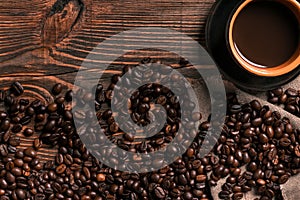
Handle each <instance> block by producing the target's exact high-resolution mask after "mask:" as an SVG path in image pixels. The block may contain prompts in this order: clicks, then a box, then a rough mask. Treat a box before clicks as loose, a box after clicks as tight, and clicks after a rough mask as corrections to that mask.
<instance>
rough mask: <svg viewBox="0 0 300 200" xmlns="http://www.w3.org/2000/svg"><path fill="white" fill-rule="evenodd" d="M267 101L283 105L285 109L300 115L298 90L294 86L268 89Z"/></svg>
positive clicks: (299, 92) (299, 94)
mask: <svg viewBox="0 0 300 200" xmlns="http://www.w3.org/2000/svg"><path fill="white" fill-rule="evenodd" d="M267 95H268V102H270V103H272V104H275V105H279V106H281V107H283V108H284V109H285V110H286V111H288V112H290V113H292V114H294V115H296V116H298V117H300V91H299V90H296V89H294V88H288V89H286V90H284V89H283V88H277V89H274V90H270V91H268V94H267Z"/></svg>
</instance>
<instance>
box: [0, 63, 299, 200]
mask: <svg viewBox="0 0 300 200" xmlns="http://www.w3.org/2000/svg"><path fill="white" fill-rule="evenodd" d="M130 70H131V68H130V67H128V66H126V67H124V68H123V74H125V73H126V72H128V71H130ZM156 76H158V75H156ZM173 78H174V79H175V78H177V77H173ZM120 79H121V76H120V75H115V76H113V77H112V79H111V83H110V84H109V85H108V87H106V88H105V87H104V86H103V85H104V84H101V83H99V84H98V85H96V86H95V91H96V98H95V100H93V96H94V95H92V93H91V92H90V91H85V90H78V91H76V92H73V91H71V90H67V89H66V88H65V86H63V85H62V84H60V83H58V84H56V85H55V86H54V87H53V88H52V91H51V92H52V95H53V97H54V101H53V102H50V103H47V104H44V103H42V101H40V100H37V99H27V98H24V97H22V94H23V92H24V88H23V86H22V85H21V84H20V83H19V82H14V83H13V84H12V85H11V88H10V89H9V90H5V91H4V90H1V91H0V155H1V157H0V200H9V199H16V200H17V199H28V200H30V199H34V200H42V199H70V200H71V199H75V200H76V199H77V200H79V199H86V200H88V199H97V200H102V199H103V200H104V199H105V200H106V199H108V200H113V199H115V200H117V199H124V200H125V199H130V200H139V199H142V200H148V199H149V200H150V199H184V200H196V199H201V200H208V199H212V196H211V193H210V189H211V187H214V186H215V185H216V184H217V183H218V181H219V180H220V179H222V178H225V179H226V183H225V184H224V185H222V191H221V192H220V193H219V198H220V199H241V198H242V197H243V193H245V192H248V191H250V190H252V189H254V190H255V191H256V193H257V194H259V195H260V196H261V199H262V200H264V199H272V198H273V197H278V196H280V184H284V183H285V182H286V181H287V180H288V179H289V177H290V176H292V175H295V174H297V173H298V172H299V169H300V145H299V141H300V131H299V130H298V129H295V128H294V127H293V126H292V125H291V124H290V121H289V119H288V118H285V117H281V115H280V113H278V112H276V111H275V112H273V111H271V110H270V108H269V107H268V106H263V105H261V104H260V103H259V102H258V101H257V100H253V101H251V102H250V103H246V104H242V105H241V104H240V103H239V102H238V100H237V98H236V96H235V95H234V94H228V113H227V116H226V120H225V123H224V125H223V126H222V127H223V128H222V133H221V135H220V137H219V138H216V141H217V142H216V145H215V147H214V149H212V151H211V152H210V153H209V154H208V155H207V156H205V157H204V158H203V157H201V155H200V148H201V146H202V143H203V139H204V137H205V136H206V135H207V134H209V133H210V132H211V131H213V130H212V129H211V124H210V122H209V119H208V120H207V121H202V122H201V123H199V124H200V125H199V129H198V130H197V133H196V137H195V139H194V141H193V142H192V144H191V146H190V147H189V148H188V149H187V150H186V152H185V153H184V154H183V155H182V157H180V158H178V159H177V160H176V161H174V162H173V163H172V164H170V165H168V166H166V167H163V168H162V169H160V170H157V171H153V172H149V173H129V172H123V171H118V170H115V169H112V168H110V167H108V166H106V165H104V164H103V163H101V162H99V160H97V159H96V158H95V157H93V156H92V154H91V153H90V152H89V151H88V150H87V148H86V147H85V145H84V144H83V143H82V141H81V140H80V137H79V134H80V133H79V131H78V130H77V129H76V128H75V125H74V119H77V120H78V119H79V120H82V121H84V120H88V119H90V118H93V117H94V116H93V113H89V112H87V113H84V112H72V110H71V109H72V106H73V105H74V104H76V105H79V106H84V105H85V104H87V102H90V101H92V102H94V104H93V105H91V106H94V107H95V108H96V111H97V117H98V120H99V123H100V124H101V127H102V128H103V130H104V131H103V132H104V133H105V135H106V137H108V138H109V139H110V140H111V141H112V142H114V143H115V144H117V145H118V146H120V147H121V148H123V149H124V150H127V151H130V152H135V153H136V152H141V153H143V152H151V151H156V150H157V149H159V148H161V147H163V146H166V145H167V144H168V143H169V142H170V141H172V139H173V138H174V137H175V135H176V131H177V130H178V126H179V125H180V121H179V118H180V117H181V115H183V114H184V113H183V111H181V110H180V105H179V102H178V99H177V98H176V96H175V95H174V93H172V91H171V90H169V89H168V88H165V87H163V86H162V85H159V84H147V85H144V86H143V87H141V88H139V89H138V90H137V91H136V92H135V93H134V94H133V95H132V98H131V99H130V104H131V105H130V106H129V108H130V111H131V118H132V119H133V121H134V122H135V123H136V124H138V125H140V126H145V125H147V124H149V123H150V122H149V111H150V110H151V103H152V102H154V103H158V104H161V105H162V106H163V107H164V108H165V109H166V110H167V114H168V118H167V122H166V123H165V125H164V127H163V129H162V130H161V131H160V132H159V133H158V134H156V135H155V136H153V137H149V138H147V140H142V141H140V142H139V141H137V142H136V139H137V138H135V137H134V135H131V134H130V133H125V132H123V131H122V130H121V129H120V128H119V127H118V124H116V123H115V121H114V118H113V113H112V110H111V109H110V108H109V106H110V105H111V101H112V98H111V97H112V91H113V90H114V87H115V86H116V83H117V82H118V81H119V80H120ZM279 93H280V92H278V93H277V92H276V95H277V96H279ZM285 93H290V92H285ZM285 93H283V91H282V92H281V93H280V95H283V94H285ZM273 94H274V96H276V95H275V93H274V92H273ZM287 95H288V94H287ZM287 98H293V95H290V94H289V95H288V97H287ZM296 98H297V97H296ZM72 100H73V101H72ZM185 102H186V103H188V104H190V106H191V107H194V106H195V105H194V104H193V103H192V101H191V100H188V99H186V100H185ZM285 102H287V101H285ZM189 114H190V115H191V116H190V117H191V119H193V123H196V122H200V120H201V113H189ZM92 129H93V127H86V128H85V129H84V131H89V132H93V130H92ZM19 134H23V135H24V137H33V136H34V135H36V134H37V135H38V137H37V138H35V140H34V142H33V144H32V146H31V147H27V148H26V149H22V148H20V142H21V140H20V137H19V136H17V135H19ZM43 147H48V148H49V147H52V148H56V149H57V150H58V152H57V154H56V156H55V159H54V160H51V161H44V160H43V159H42V157H41V155H39V150H40V148H43ZM175 150H176V149H175ZM111 153H112V155H113V152H111ZM112 158H113V157H112ZM157 162H159V160H157ZM243 166H245V169H243V168H242V167H243Z"/></svg>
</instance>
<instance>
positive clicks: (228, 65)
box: [206, 0, 300, 91]
mask: <svg viewBox="0 0 300 200" xmlns="http://www.w3.org/2000/svg"><path fill="white" fill-rule="evenodd" d="M270 2H271V3H278V4H280V5H281V6H283V7H284V8H286V9H287V10H288V11H290V13H291V14H292V15H293V17H294V18H295V21H296V23H295V26H297V27H295V30H296V31H297V33H296V36H298V37H297V38H296V39H297V44H296V45H295V46H296V48H295V51H294V52H293V53H292V54H291V55H290V56H289V57H288V59H286V60H285V61H284V62H282V63H279V64H278V65H275V66H272V67H264V66H261V65H258V64H256V63H254V62H249V60H248V59H247V58H246V57H245V56H243V55H242V54H241V52H240V51H239V49H238V48H237V46H236V44H235V39H234V31H233V30H234V26H235V24H236V21H237V19H238V18H239V16H240V15H242V14H243V12H245V10H247V9H248V8H249V7H250V5H255V3H270ZM248 10H250V9H248ZM241 13H242V14H241ZM253 23H255V22H253ZM299 27H300V3H299V1H296V0H273V1H270V0H230V1H227V0H220V1H218V2H217V3H216V4H215V6H214V7H213V9H212V12H211V15H210V17H209V19H208V22H207V27H206V44H207V48H208V50H209V52H210V54H211V55H212V57H213V58H214V60H215V62H216V63H217V65H218V67H219V69H220V71H222V72H223V74H224V76H225V77H226V78H227V79H229V80H231V81H232V82H233V83H235V84H236V85H237V86H238V87H240V88H242V89H246V90H252V91H263V90H268V89H273V88H275V87H278V86H280V85H282V84H285V83H287V82H289V81H291V80H292V79H293V78H295V77H297V75H298V74H299V72H300V65H299V64H300V42H299V41H300V34H299V33H300V28H299ZM244 39H247V38H244ZM258 48H259V47H258ZM270 51H272V49H270Z"/></svg>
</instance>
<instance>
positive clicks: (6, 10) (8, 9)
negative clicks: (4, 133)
mask: <svg viewBox="0 0 300 200" xmlns="http://www.w3.org/2000/svg"><path fill="white" fill-rule="evenodd" d="M213 3H214V0H172V1H170V0H151V1H145V0H122V1H120V0H57V1H56V0H22V1H17V0H5V1H1V3H0V87H1V88H7V87H8V86H9V85H10V84H11V83H12V82H13V81H15V80H18V81H20V82H21V83H22V84H23V85H24V86H25V89H26V92H25V95H26V96H28V97H29V98H32V97H35V98H39V99H41V100H43V101H46V102H51V101H52V100H53V99H52V97H51V95H50V94H49V90H50V88H51V86H53V85H54V84H55V83H57V82H60V83H63V84H64V85H66V87H68V88H72V85H73V82H74V78H75V76H76V72H77V71H78V70H79V68H80V66H81V64H82V62H83V61H84V59H85V57H86V56H87V55H88V53H89V52H90V51H91V50H92V49H93V48H94V47H96V46H97V45H98V44H99V43H100V42H102V41H103V40H105V39H106V38H109V37H111V36H113V35H115V34H118V33H120V32H122V31H125V30H129V29H132V28H137V27H164V28H170V29H173V30H176V31H179V32H182V33H185V34H186V35H188V36H190V37H191V38H193V39H194V40H196V41H198V42H199V43H200V44H202V45H204V43H205V23H206V20H207V16H208V15H209V12H210V9H211V7H212V5H213ZM145 55H146V56H147V57H149V56H150V57H152V58H154V59H158V60H164V61H165V63H167V64H170V65H172V66H175V67H176V66H178V62H180V58H179V57H178V56H176V55H172V54H170V53H168V52H158V51H156V52H152V51H149V50H141V51H137V52H131V53H128V54H126V55H123V56H122V57H121V58H120V59H118V60H116V61H115V62H114V63H113V65H114V66H123V65H126V64H127V65H136V64H137V63H138V62H139V61H140V60H141V59H142V58H144V57H145ZM99 56H101V55H99ZM65 89H66V88H65ZM20 137H21V138H22V145H21V146H20V148H25V147H28V146H31V145H32V141H33V139H34V138H36V137H38V134H35V135H33V136H32V137H30V138H24V137H23V135H20ZM55 152H56V150H55V149H50V148H42V149H41V150H40V151H39V155H40V157H41V158H43V159H44V160H48V159H53V156H54V155H55Z"/></svg>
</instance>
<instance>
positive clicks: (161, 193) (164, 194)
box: [154, 187, 166, 199]
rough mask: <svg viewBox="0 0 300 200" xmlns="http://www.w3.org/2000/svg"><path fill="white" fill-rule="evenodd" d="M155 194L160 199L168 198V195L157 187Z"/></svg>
mask: <svg viewBox="0 0 300 200" xmlns="http://www.w3.org/2000/svg"><path fill="white" fill-rule="evenodd" d="M154 194H155V196H156V197H157V198H158V199H164V198H165V197H166V193H165V191H164V189H162V188H161V187H156V188H155V189H154Z"/></svg>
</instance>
